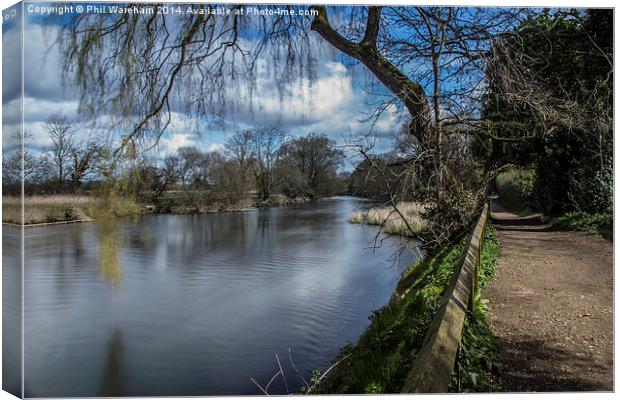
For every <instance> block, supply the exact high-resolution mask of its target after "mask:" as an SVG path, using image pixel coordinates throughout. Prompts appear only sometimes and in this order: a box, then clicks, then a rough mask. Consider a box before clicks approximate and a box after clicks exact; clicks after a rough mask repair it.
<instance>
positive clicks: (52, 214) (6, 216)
mask: <svg viewBox="0 0 620 400" xmlns="http://www.w3.org/2000/svg"><path fill="white" fill-rule="evenodd" d="M21 210H22V207H21V202H20V198H19V197H3V198H2V222H8V223H13V224H20V223H21ZM142 212H144V207H143V206H141V205H139V204H138V203H136V202H134V201H132V200H129V199H122V198H118V199H114V200H113V201H108V202H104V201H102V199H100V198H97V197H94V196H79V195H52V196H29V197H26V198H25V200H24V223H25V224H28V225H29V224H41V223H56V222H71V221H90V220H92V219H95V218H96V216H97V215H101V214H102V213H105V215H107V216H110V217H125V216H129V215H137V214H140V213H142Z"/></svg>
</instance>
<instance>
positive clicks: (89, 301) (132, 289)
mask: <svg viewBox="0 0 620 400" xmlns="http://www.w3.org/2000/svg"><path fill="white" fill-rule="evenodd" d="M358 206H359V202H358V201H357V200H354V199H351V198H339V199H329V200H324V201H321V202H318V203H317V204H314V205H312V206H310V207H301V208H281V209H266V210H255V211H250V212H246V213H227V214H213V215H183V216H178V215H155V216H147V217H144V218H142V219H140V220H138V221H120V220H116V221H113V222H114V223H110V224H105V223H104V224H101V223H98V224H94V223H93V224H81V225H71V226H63V227H42V228H34V229H29V230H28V231H27V234H28V237H27V238H26V245H27V248H26V254H27V255H28V259H27V260H26V262H27V265H28V268H27V269H26V270H25V273H26V283H25V290H26V294H25V297H26V319H25V340H26V351H25V360H26V363H25V371H26V376H27V377H29V379H27V384H28V388H27V389H28V390H27V391H28V393H29V395H31V396H38V397H41V396H54V397H66V396H111V395H121V394H122V395H128V396H146V395H168V396H171V395H176V396H183V395H224V394H239V395H242V394H259V393H257V389H256V387H255V386H254V385H253V384H252V383H251V382H250V377H254V378H256V379H257V380H258V381H259V382H265V381H266V380H269V378H270V377H271V376H272V375H273V372H274V370H273V368H274V366H273V363H274V354H275V353H279V354H287V352H288V349H289V348H291V349H292V351H293V352H294V353H295V363H296V365H297V366H298V367H299V368H300V369H301V370H302V372H303V373H304V374H305V375H306V376H307V375H309V374H310V373H311V371H312V370H313V369H322V370H324V369H325V368H326V367H328V366H329V365H330V364H331V361H332V359H333V358H334V356H335V355H336V354H337V353H338V351H339V350H340V348H341V347H343V346H344V345H345V344H346V343H347V342H349V341H355V340H356V339H357V338H358V337H359V335H360V334H361V332H362V331H363V329H364V328H365V327H366V326H367V324H368V316H369V315H370V314H371V312H372V311H373V310H375V309H377V308H379V307H381V306H382V305H383V304H385V303H386V302H387V301H388V299H389V297H390V295H391V293H392V290H393V288H394V286H395V285H396V282H397V281H398V277H399V275H400V272H401V271H402V269H403V268H404V267H406V266H407V265H409V264H410V263H411V262H412V261H413V260H414V259H415V258H416V254H415V253H412V252H411V251H407V252H405V253H404V254H402V255H401V257H400V259H399V260H398V262H397V264H396V267H393V266H392V262H393V261H392V260H391V257H392V256H393V254H394V251H395V248H392V247H390V243H388V242H386V243H384V246H383V247H382V248H380V249H377V250H375V251H373V250H370V249H367V247H368V245H369V243H370V242H371V241H372V239H373V237H374V233H375V232H376V230H375V228H372V227H367V226H360V225H352V224H349V223H347V219H348V217H349V215H350V213H351V212H352V211H353V210H354V209H355V208H356V207H358ZM410 250H414V249H410ZM121 282H122V284H121ZM289 372H290V373H291V375H287V380H288V382H289V385H290V386H291V387H301V386H302V382H301V381H299V377H297V376H296V374H295V373H294V372H292V371H288V372H287V373H289ZM281 389H282V391H284V388H281Z"/></svg>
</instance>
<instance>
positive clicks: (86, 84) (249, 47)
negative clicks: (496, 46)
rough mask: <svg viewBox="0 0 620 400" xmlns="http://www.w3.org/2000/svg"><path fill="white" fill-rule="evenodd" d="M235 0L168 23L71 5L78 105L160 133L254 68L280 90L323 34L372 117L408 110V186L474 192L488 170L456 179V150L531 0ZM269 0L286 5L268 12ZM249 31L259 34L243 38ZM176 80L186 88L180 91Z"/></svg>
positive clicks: (222, 102) (230, 105) (139, 133)
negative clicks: (484, 4)
mask: <svg viewBox="0 0 620 400" xmlns="http://www.w3.org/2000/svg"><path fill="white" fill-rule="evenodd" d="M242 7H243V6H231V12H230V13H229V14H227V15H226V16H217V17H216V16H212V15H202V14H199V15H196V14H190V13H188V14H185V15H183V16H175V17H174V18H175V23H172V21H171V20H170V18H172V17H170V16H166V15H162V14H158V13H154V14H152V15H148V16H145V15H138V14H134V15H131V14H124V15H105V16H103V15H86V14H84V15H79V16H75V17H74V18H73V19H72V22H71V24H70V25H67V26H65V28H64V29H63V30H62V32H61V34H60V37H59V43H60V45H61V48H62V49H63V57H62V59H63V61H64V64H65V67H66V68H67V69H68V70H70V71H73V72H74V73H75V76H76V77H77V82H78V83H79V87H81V88H82V94H83V96H82V100H83V101H82V102H83V103H84V106H85V107H84V108H85V109H87V110H88V109H93V110H94V109H96V107H94V105H99V104H105V105H108V106H109V108H110V109H111V110H112V111H113V112H114V113H115V114H117V115H120V116H122V122H128V125H127V126H126V129H127V130H128V131H129V134H128V135H127V136H125V140H124V143H128V142H134V141H140V140H142V139H145V138H147V137H149V136H150V137H153V136H154V137H155V138H158V137H159V135H161V133H162V132H163V131H165V129H166V128H167V127H168V125H169V123H170V120H171V112H172V110H173V109H174V108H175V107H180V106H181V105H182V104H183V105H185V106H187V109H189V110H193V111H194V112H196V113H197V114H199V115H204V114H209V115H212V116H214V117H218V116H220V117H222V116H225V115H226V113H227V112H230V110H236V109H237V107H236V105H237V104H239V103H241V102H246V103H247V102H248V101H249V100H251V98H252V95H253V93H254V91H255V83H256V78H257V76H258V75H259V74H260V71H259V69H260V67H265V66H267V70H268V71H269V74H270V76H272V77H273V76H275V77H276V80H277V81H278V85H277V87H278V88H279V89H280V90H281V92H282V93H283V97H285V96H284V95H285V94H286V87H287V85H286V82H287V80H288V78H290V77H291V76H292V75H293V74H297V75H299V74H301V75H306V76H307V77H308V78H310V79H313V78H314V77H315V76H314V75H315V72H314V70H315V66H316V63H317V49H318V48H320V47H321V42H323V43H328V44H329V45H330V46H331V47H333V48H334V49H336V50H338V51H339V52H341V53H343V54H344V55H346V56H347V57H348V58H350V59H353V60H356V61H357V62H359V63H360V64H361V65H363V66H364V68H365V70H366V71H368V72H370V74H371V75H372V77H374V79H370V81H371V82H378V83H379V85H378V86H380V87H378V88H377V89H376V90H374V91H373V92H372V93H373V94H375V95H378V97H381V96H382V99H383V100H379V101H377V102H375V103H374V104H372V105H373V106H374V107H373V108H374V111H373V112H371V113H370V114H369V115H368V119H369V121H376V120H377V119H378V118H379V116H380V115H381V114H382V113H383V112H385V111H386V110H388V109H390V107H391V106H396V107H397V108H400V109H402V110H404V111H405V112H406V114H407V115H408V117H409V122H408V124H407V134H408V135H410V136H411V137H412V140H411V141H410V142H411V143H412V149H411V151H409V152H408V153H409V154H408V156H407V157H403V159H402V160H398V161H396V162H395V163H394V164H395V165H397V166H399V167H406V169H407V170H408V172H407V173H408V174H410V175H411V176H414V177H415V179H412V180H411V182H412V186H411V187H410V188H409V189H408V190H409V191H410V192H411V193H415V194H416V195H417V196H419V197H420V201H424V202H426V203H428V204H427V207H426V208H427V209H429V210H435V211H434V213H435V214H436V215H439V214H441V213H444V212H446V211H447V213H446V215H454V214H455V213H457V214H458V213H459V212H461V211H463V210H456V209H455V207H460V205H459V201H458V199H455V198H453V196H454V194H455V193H461V194H462V195H463V196H465V197H467V198H469V197H472V196H473V197H477V198H479V197H480V196H479V194H480V193H481V192H483V188H484V181H485V179H484V178H482V177H480V179H478V181H477V182H474V183H473V186H471V185H470V183H471V181H470V180H468V181H467V182H466V183H464V182H461V181H460V176H461V174H460V171H461V170H460V169H459V168H460V167H461V166H462V163H461V162H460V161H456V162H453V161H455V160H454V157H457V156H460V155H462V151H460V150H459V149H460V148H463V147H465V148H467V147H468V143H469V142H470V141H472V140H478V139H477V138H476V136H477V135H478V132H477V131H476V129H479V128H480V125H479V124H478V125H477V126H476V125H475V124H473V125H474V126H473V127H472V121H474V122H475V120H477V119H478V117H479V111H480V104H481V101H482V99H483V97H484V70H485V65H486V62H487V54H488V52H489V49H490V48H491V44H492V42H493V40H494V38H495V36H496V35H497V33H499V32H502V31H505V30H508V29H510V28H511V27H512V26H514V24H515V20H516V19H517V18H519V16H520V15H521V14H527V13H528V10H525V9H519V10H513V9H507V8H479V7H478V8H476V7H456V8H448V7H380V6H370V7H359V6H356V7H347V8H345V7H326V6H310V7H308V8H304V7H294V6H267V5H260V6H256V8H258V9H261V10H262V11H265V12H263V13H261V15H260V16H255V15H249V14H247V13H243V12H240V9H241V8H242ZM276 7H278V8H279V10H280V11H282V10H286V11H287V12H278V13H277V14H276V13H269V11H274V8H276ZM274 14H275V15H274ZM312 32H314V33H312ZM248 33H250V34H251V36H252V37H255V38H256V39H255V40H252V41H248V40H242V39H241V38H242V37H243V36H244V34H248ZM317 35H318V36H317ZM84 44H88V45H84ZM373 86H375V85H372V84H371V85H370V88H369V91H370V90H372V89H373ZM385 88H387V90H388V92H387V93H386V91H385ZM429 88H430V93H427V90H428V89H429ZM181 91H182V92H183V96H178V95H176V93H179V92H181ZM188 94H189V95H188ZM395 130H396V129H395ZM238 138H241V139H242V137H238ZM237 160H239V161H240V160H245V158H244V157H238V158H237ZM467 160H469V161H472V160H473V159H472V158H471V157H467ZM244 162H245V161H244ZM482 167H483V168H484V165H482ZM468 168H469V169H470V170H473V169H478V166H477V165H471V166H469V167H468ZM243 170H244V169H241V171H243ZM483 175H484V173H483ZM243 183H245V182H243ZM453 185H456V186H457V187H459V188H462V189H463V190H460V189H459V190H456V191H454V190H452V186H453ZM242 186H244V187H247V186H245V185H242ZM444 194H445V198H444V197H442V196H444ZM462 204H463V206H468V207H469V206H470V204H471V203H470V202H463V203H462ZM467 215H468V214H467ZM433 218H435V216H433ZM439 225H442V223H441V222H439ZM466 225H467V221H466V223H465V226H462V225H459V226H458V227H456V228H455V230H458V229H463V228H464V227H466ZM440 229H443V228H440ZM443 236H445V235H442V237H443Z"/></svg>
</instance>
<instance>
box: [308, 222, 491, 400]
mask: <svg viewBox="0 0 620 400" xmlns="http://www.w3.org/2000/svg"><path fill="white" fill-rule="evenodd" d="M464 245H465V239H463V240H462V241H461V242H460V243H458V244H457V245H455V246H452V247H448V248H445V249H443V250H441V251H440V252H438V253H437V254H435V255H434V256H432V257H429V258H426V259H424V260H421V261H418V262H416V263H415V264H414V265H412V266H411V267H410V268H409V269H407V270H406V271H405V273H404V274H403V277H402V279H401V280H400V282H399V284H398V286H397V288H396V291H395V293H394V295H393V297H392V299H391V300H390V302H389V303H388V304H387V305H386V306H384V307H383V308H381V309H379V310H377V311H375V312H374V313H373V314H372V315H371V316H370V317H369V318H370V320H371V322H370V325H369V326H368V328H367V329H366V331H365V332H364V333H363V334H362V336H361V337H360V339H359V340H358V342H357V344H355V345H352V344H351V345H348V346H346V347H345V348H344V349H343V350H342V352H341V354H340V356H339V358H338V359H341V360H343V361H342V362H341V363H340V364H338V366H337V367H336V368H335V369H334V370H333V371H332V372H331V373H330V375H329V376H328V378H327V379H326V381H325V382H323V383H322V384H321V386H320V387H319V389H318V390H317V393H325V394H327V393H329V394H337V393H338V394H360V393H364V394H378V393H400V391H401V389H402V386H403V383H404V380H405V378H406V376H407V374H408V373H409V371H410V370H411V366H412V362H413V360H414V356H413V355H414V354H415V353H416V352H417V351H418V350H419V349H420V347H421V346H422V342H423V340H424V337H425V335H426V332H427V330H428V328H429V326H430V323H431V321H432V318H433V315H434V313H435V311H436V310H437V307H438V305H439V301H440V300H441V297H442V295H443V292H444V291H445V290H446V288H447V286H448V285H449V282H450V280H451V278H452V276H453V274H454V272H455V270H456V267H457V265H458V264H459V261H460V259H461V254H462V251H463V247H464ZM498 259H499V247H498V244H497V241H496V239H495V231H494V230H493V228H492V227H487V229H486V231H485V245H484V247H483V250H482V253H481V264H480V267H479V269H478V284H479V287H484V286H485V285H486V284H487V283H488V282H489V281H490V280H491V279H492V278H493V276H494V274H495V265H496V264H497V261H498ZM473 309H474V316H475V318H474V319H472V320H471V321H468V322H466V324H465V329H464V333H463V341H462V345H461V349H460V352H459V356H458V359H457V365H458V372H457V374H456V375H455V378H454V382H453V388H452V390H453V391H461V392H463V391H485V390H489V388H491V387H494V386H495V382H494V381H493V374H492V373H491V372H492V370H493V369H494V368H496V366H497V364H496V355H497V354H498V351H497V347H496V342H495V340H494V337H493V334H492V332H491V330H490V328H489V324H488V320H487V318H486V312H485V301H484V300H482V299H480V298H479V297H478V298H476V299H475V303H474V307H473ZM344 357H347V358H346V359H344ZM336 361H337V360H336Z"/></svg>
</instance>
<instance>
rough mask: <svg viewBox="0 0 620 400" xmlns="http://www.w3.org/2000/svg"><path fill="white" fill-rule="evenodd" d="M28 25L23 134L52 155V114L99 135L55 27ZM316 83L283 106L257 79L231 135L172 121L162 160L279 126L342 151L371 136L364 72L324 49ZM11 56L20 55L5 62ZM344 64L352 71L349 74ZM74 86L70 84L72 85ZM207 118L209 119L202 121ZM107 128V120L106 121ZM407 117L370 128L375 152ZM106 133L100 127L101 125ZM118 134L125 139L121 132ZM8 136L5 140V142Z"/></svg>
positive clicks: (304, 85)
mask: <svg viewBox="0 0 620 400" xmlns="http://www.w3.org/2000/svg"><path fill="white" fill-rule="evenodd" d="M25 15H26V19H25V23H24V60H25V68H24V110H25V111H24V120H25V128H26V129H27V130H29V131H30V132H32V134H33V135H34V143H33V144H32V148H33V149H34V150H36V151H47V150H48V149H49V146H50V144H51V141H50V139H49V137H48V135H46V133H45V130H44V129H43V126H44V124H45V121H46V119H47V118H48V117H49V115H50V114H52V113H55V112H60V113H63V114H65V115H67V116H68V117H69V118H70V119H71V120H74V121H76V122H78V123H80V125H81V126H82V127H84V128H83V129H80V130H79V132H80V135H82V136H85V137H88V136H93V135H99V134H101V132H99V131H97V129H101V128H97V129H88V128H86V127H89V126H92V124H90V122H92V121H90V120H88V117H86V116H84V115H78V106H79V96H78V94H77V92H76V90H75V89H73V88H71V87H70V86H66V85H65V86H63V85H62V82H61V81H62V77H63V74H64V72H63V71H62V70H61V67H60V65H59V55H58V48H57V47H56V46H55V45H54V43H53V42H54V39H55V37H56V33H57V29H58V27H55V26H46V25H45V24H46V22H45V21H46V20H45V19H42V18H40V17H39V16H35V15H32V14H29V13H28V12H26V13H25ZM3 35H4V39H3V50H4V54H5V57H3V82H4V84H3V91H2V102H3V109H4V117H3V121H2V124H3V130H4V132H12V131H15V130H17V129H18V128H19V124H20V114H19V109H20V102H21V99H20V79H19V73H20V72H19V64H18V63H17V62H16V61H17V60H18V56H17V55H18V54H19V35H20V29H19V26H17V25H16V24H14V23H13V24H11V23H9V24H6V23H5V24H3ZM317 54H318V55H319V57H317V58H318V60H317V61H318V64H317V80H316V81H314V82H313V83H312V84H310V82H308V81H307V80H303V79H301V80H299V81H297V82H294V83H292V84H291V85H290V86H289V87H288V88H287V90H288V92H289V93H290V96H289V98H287V99H286V101H284V102H283V101H282V100H281V97H280V94H279V91H278V90H277V86H276V82H275V79H274V78H270V77H269V76H268V75H267V74H263V75H261V76H259V79H258V80H257V91H256V93H255V96H254V100H252V104H241V107H240V108H239V109H238V110H235V112H232V113H231V114H230V116H229V117H227V118H228V121H227V123H226V125H227V127H226V128H212V127H203V128H201V129H199V130H197V129H196V128H195V127H196V126H198V125H200V124H196V123H195V122H196V118H197V117H196V116H195V115H189V114H183V113H182V112H175V113H173V115H172V117H173V119H172V124H171V126H170V127H169V129H168V130H167V131H166V132H165V134H164V135H163V137H162V138H161V139H160V141H159V144H158V146H157V149H158V151H159V154H160V155H165V154H168V153H170V152H174V151H176V150H177V149H178V148H179V147H182V146H190V145H191V146H197V147H199V148H200V149H202V150H205V151H207V150H219V149H222V148H223V145H224V143H225V142H226V140H227V138H228V137H230V136H231V135H233V134H234V133H235V130H236V129H243V128H247V127H252V126H267V125H268V126H281V127H283V128H285V129H286V130H287V131H288V132H289V134H290V135H303V134H307V133H310V132H316V133H324V134H327V135H328V136H330V137H331V138H332V139H333V140H334V141H336V142H337V143H338V144H341V145H342V144H345V143H346V142H348V141H349V140H350V137H351V135H353V136H361V135H365V134H367V133H368V132H369V131H370V129H371V125H370V123H368V122H364V119H365V116H366V115H367V113H368V112H370V111H371V110H372V106H370V105H369V104H372V103H373V102H374V101H375V100H376V99H374V98H372V96H369V95H368V94H367V93H366V91H365V90H364V89H365V88H366V87H367V83H368V80H369V79H372V78H369V76H368V74H367V73H363V72H362V71H361V67H360V66H359V65H351V63H346V61H345V60H343V56H342V55H340V54H339V53H338V52H336V51H334V50H333V49H331V48H328V46H327V45H325V46H324V48H323V49H321V51H319V52H318V53H317ZM7 55H16V56H15V57H11V56H9V57H7ZM345 64H349V65H348V66H347V65H345ZM69 81H70V79H69ZM205 117H207V116H205ZM104 120H105V118H104ZM401 123H402V116H400V115H399V114H398V113H397V112H396V110H393V111H392V112H386V113H384V114H383V116H382V117H381V118H380V119H379V121H378V122H377V123H376V124H375V126H374V128H373V132H374V133H373V135H376V137H377V144H376V150H377V151H378V152H384V151H388V150H390V149H391V147H392V145H393V141H394V136H395V133H396V132H397V130H398V129H399V125H400V124H401ZM99 126H101V125H99ZM115 134H118V135H122V134H123V132H117V133H115ZM3 136H5V137H6V136H7V135H6V134H5V135H3Z"/></svg>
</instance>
